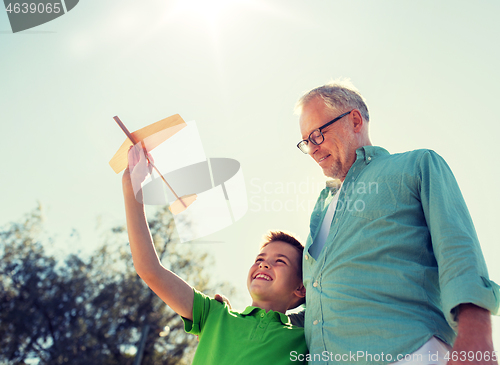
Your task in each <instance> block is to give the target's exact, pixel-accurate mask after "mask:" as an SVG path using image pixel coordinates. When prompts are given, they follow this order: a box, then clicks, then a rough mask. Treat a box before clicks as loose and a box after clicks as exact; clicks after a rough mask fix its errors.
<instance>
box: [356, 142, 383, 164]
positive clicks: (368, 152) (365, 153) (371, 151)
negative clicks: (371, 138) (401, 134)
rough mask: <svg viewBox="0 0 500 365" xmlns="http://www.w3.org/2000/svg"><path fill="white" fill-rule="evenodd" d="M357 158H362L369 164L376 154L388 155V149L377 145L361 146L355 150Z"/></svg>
mask: <svg viewBox="0 0 500 365" xmlns="http://www.w3.org/2000/svg"><path fill="white" fill-rule="evenodd" d="M356 155H357V159H356V160H360V159H363V160H364V161H365V164H367V165H368V164H369V163H370V162H372V161H373V160H374V159H375V158H377V157H378V156H384V155H390V153H389V151H387V150H386V149H385V148H382V147H378V146H363V147H360V148H358V149H357V150H356Z"/></svg>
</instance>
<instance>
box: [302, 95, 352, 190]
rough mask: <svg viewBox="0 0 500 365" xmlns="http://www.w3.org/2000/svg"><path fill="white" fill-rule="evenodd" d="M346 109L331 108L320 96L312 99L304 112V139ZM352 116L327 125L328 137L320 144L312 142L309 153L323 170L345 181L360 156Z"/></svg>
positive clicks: (325, 130) (325, 131) (325, 132)
mask: <svg viewBox="0 0 500 365" xmlns="http://www.w3.org/2000/svg"><path fill="white" fill-rule="evenodd" d="M342 113H343V111H331V110H329V109H327V108H326V106H325V104H324V102H323V100H322V99H321V98H320V97H316V98H314V99H312V100H311V101H310V102H309V103H308V104H306V105H304V107H303V109H302V114H301V115H300V119H299V122H300V133H301V134H302V139H305V140H307V138H308V137H309V134H310V133H311V132H312V131H314V130H315V129H318V128H319V127H321V126H322V125H324V124H326V123H328V122H329V121H331V120H332V119H334V118H336V117H338V116H339V115H341V114H342ZM349 118H350V115H346V116H345V117H343V118H342V119H340V120H338V121H337V122H335V123H333V124H332V125H330V126H328V127H326V128H324V129H323V130H322V133H323V135H324V137H325V140H324V141H323V143H321V144H320V145H318V146H316V145H315V144H313V143H311V142H310V141H309V144H308V146H309V155H310V156H311V157H312V158H313V159H314V160H315V161H316V162H317V163H318V165H320V166H321V168H322V169H323V173H324V174H325V175H326V176H328V177H331V178H334V179H340V180H342V181H343V180H344V178H345V176H346V175H347V172H348V171H349V168H350V167H351V165H352V164H353V163H354V161H355V159H356V149H355V148H353V146H354V145H355V144H354V134H353V132H352V130H351V129H350V124H349V121H350V119H349Z"/></svg>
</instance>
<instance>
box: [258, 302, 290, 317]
mask: <svg viewBox="0 0 500 365" xmlns="http://www.w3.org/2000/svg"><path fill="white" fill-rule="evenodd" d="M252 307H259V308H261V309H264V310H265V311H266V312H269V311H270V310H272V311H275V312H280V313H283V314H285V313H286V311H287V309H288V305H286V304H284V303H278V302H267V301H258V300H253V301H252Z"/></svg>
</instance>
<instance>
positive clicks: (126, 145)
mask: <svg viewBox="0 0 500 365" xmlns="http://www.w3.org/2000/svg"><path fill="white" fill-rule="evenodd" d="M113 119H114V120H115V122H116V123H117V124H118V126H119V127H120V128H121V129H122V131H123V132H124V133H125V135H126V136H127V139H126V140H125V142H123V144H122V145H121V147H120V148H119V149H118V151H117V152H116V153H115V155H114V156H113V157H112V158H111V160H110V161H109V165H110V166H111V167H112V168H113V170H114V171H115V172H116V173H117V174H118V173H119V172H120V171H123V170H124V169H125V168H126V167H127V165H128V151H129V149H130V147H131V146H135V145H136V144H138V143H141V144H142V148H143V149H144V150H146V151H147V152H149V151H152V150H153V149H154V148H155V147H157V146H159V145H160V144H162V143H163V142H165V141H166V140H167V139H169V138H170V137H172V136H173V135H174V134H176V133H177V132H179V131H180V130H181V129H183V128H184V127H186V125H187V124H186V122H184V120H183V119H182V118H181V117H180V115H179V114H175V115H172V116H170V117H168V118H165V119H162V120H160V121H159V122H156V123H153V124H150V125H148V126H146V127H144V128H141V129H139V130H137V131H135V132H133V133H130V132H129V130H128V129H127V127H125V125H124V124H123V123H122V121H121V120H120V118H118V117H117V116H115V117H113ZM146 159H147V160H148V162H149V164H150V165H151V166H152V167H153V168H154V169H155V170H156V172H157V173H158V175H160V177H161V179H162V180H163V182H164V183H165V184H166V185H167V187H168V188H169V189H170V191H171V192H172V194H174V196H175V198H176V200H175V201H174V202H173V203H172V204H170V207H169V209H170V211H171V212H172V213H173V214H179V213H181V212H182V211H184V210H185V209H186V208H187V207H188V206H189V205H191V204H192V203H193V202H194V201H195V200H196V198H197V196H196V194H189V195H184V196H182V197H179V196H178V195H177V194H176V193H175V191H174V190H173V189H172V187H171V186H170V184H169V183H168V182H167V180H165V178H164V177H163V175H162V173H161V172H160V171H159V170H158V169H157V168H156V166H155V165H154V163H153V162H152V161H151V160H150V159H149V158H148V156H147V153H146Z"/></svg>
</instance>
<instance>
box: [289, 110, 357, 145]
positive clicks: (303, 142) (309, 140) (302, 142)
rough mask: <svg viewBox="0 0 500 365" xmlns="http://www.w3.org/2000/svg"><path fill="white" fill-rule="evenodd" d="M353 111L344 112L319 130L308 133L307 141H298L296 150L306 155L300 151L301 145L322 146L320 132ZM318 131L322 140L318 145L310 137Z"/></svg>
mask: <svg viewBox="0 0 500 365" xmlns="http://www.w3.org/2000/svg"><path fill="white" fill-rule="evenodd" d="M353 110H354V109H352V110H351V111H348V112H345V113H344V114H340V115H339V116H338V117H337V118H335V119H332V120H331V121H329V122H328V123H326V124H323V125H322V126H321V127H319V128H316V129H315V130H313V131H312V132H311V133H309V137H307V139H303V140H302V141H300V142H299V143H297V148H298V149H299V150H300V151H301V152H303V153H306V154H307V153H308V152H305V151H304V150H302V148H300V146H301V145H302V144H305V145H306V146H307V145H308V144H309V142H311V143H312V144H314V145H316V146H319V145H320V144H322V143H323V142H324V141H325V136H324V135H323V133H322V132H321V130H322V129H325V128H326V127H328V126H330V125H332V124H333V123H335V122H336V121H337V120H339V119H342V118H343V117H345V116H346V115H349V114H351V112H352V111H353ZM316 131H318V132H319V134H320V135H321V138H322V139H323V140H322V141H321V142H319V143H316V142H315V141H314V140H312V139H311V136H312V134H313V133H314V132H316Z"/></svg>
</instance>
